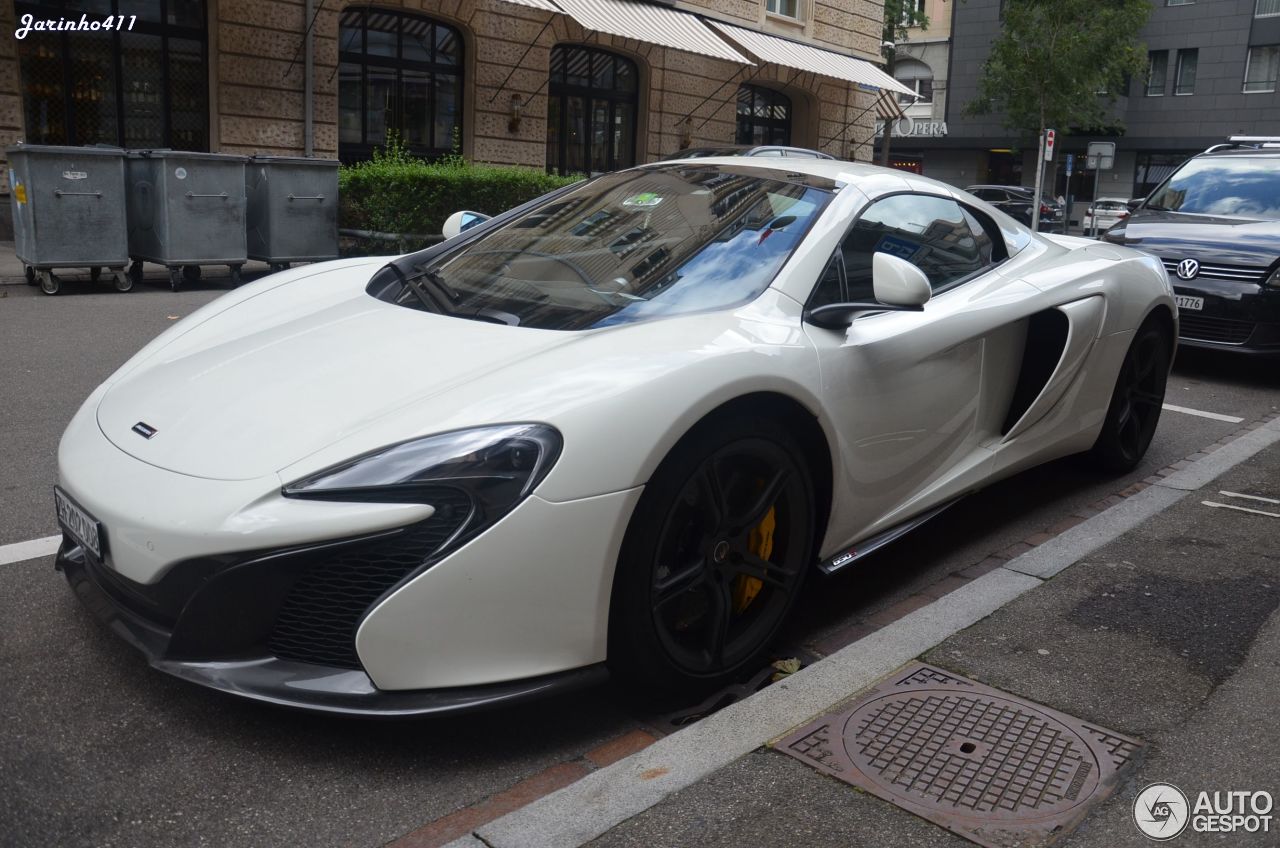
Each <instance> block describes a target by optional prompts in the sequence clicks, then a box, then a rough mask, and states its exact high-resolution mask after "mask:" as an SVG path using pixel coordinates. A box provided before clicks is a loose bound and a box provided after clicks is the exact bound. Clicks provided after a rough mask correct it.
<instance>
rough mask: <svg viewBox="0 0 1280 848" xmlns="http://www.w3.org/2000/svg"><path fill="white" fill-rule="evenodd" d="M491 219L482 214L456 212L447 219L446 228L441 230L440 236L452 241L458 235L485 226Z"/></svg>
mask: <svg viewBox="0 0 1280 848" xmlns="http://www.w3.org/2000/svg"><path fill="white" fill-rule="evenodd" d="M489 217H490V216H488V215H485V214H483V213H480V212H454V213H453V214H452V215H450V216H449V217H448V218H446V219H445V222H444V226H443V227H441V228H440V234H441V235H443V236H444V237H445V238H446V239H451V238H453V237H454V236H456V235H457V234H458V233H461V232H463V231H465V230H469V229H471V228H472V227H474V226H476V225H477V224H483V223H484V222H485V221H487V220H489Z"/></svg>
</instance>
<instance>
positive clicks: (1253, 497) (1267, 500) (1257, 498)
mask: <svg viewBox="0 0 1280 848" xmlns="http://www.w3.org/2000/svg"><path fill="white" fill-rule="evenodd" d="M1218 494H1220V495H1223V496H1224V497H1228V498H1244V499H1245V500H1250V501H1262V502H1263V503H1269V504H1280V500H1276V499H1275V498H1264V497H1262V496H1260V495H1242V494H1240V493H1239V492H1224V491H1222V490H1221V489H1219V490H1218Z"/></svg>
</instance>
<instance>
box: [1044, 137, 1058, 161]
mask: <svg viewBox="0 0 1280 848" xmlns="http://www.w3.org/2000/svg"><path fill="white" fill-rule="evenodd" d="M1057 135H1058V134H1057V133H1056V132H1054V131H1053V130H1045V131H1044V161H1046V162H1052V161H1053V142H1054V139H1055V138H1057Z"/></svg>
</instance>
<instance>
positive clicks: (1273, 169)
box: [1103, 138, 1280, 355]
mask: <svg viewBox="0 0 1280 848" xmlns="http://www.w3.org/2000/svg"><path fill="white" fill-rule="evenodd" d="M1232 142H1233V143H1231V144H1222V145H1217V146H1215V147H1211V148H1209V149H1208V150H1206V151H1205V152H1204V153H1201V154H1200V155H1198V156H1193V157H1192V158H1190V159H1188V160H1187V161H1186V162H1184V163H1182V165H1181V166H1180V167H1179V168H1178V170H1177V171H1175V172H1174V173H1173V175H1172V176H1171V177H1169V179H1167V180H1165V181H1164V182H1163V183H1162V184H1161V185H1160V187H1159V188H1157V189H1156V190H1155V191H1153V192H1152V193H1151V194H1150V195H1149V196H1148V197H1147V198H1145V199H1144V200H1142V201H1141V202H1140V203H1139V204H1138V206H1137V207H1136V208H1135V209H1134V211H1133V213H1132V214H1131V215H1130V216H1129V217H1128V218H1126V219H1125V220H1123V221H1120V222H1119V223H1117V224H1115V225H1114V226H1113V227H1111V229H1109V230H1107V232H1106V233H1104V234H1103V238H1104V239H1105V240H1106V241H1109V242H1112V243H1113V244H1123V245H1128V246H1129V247H1135V248H1137V249H1139V250H1144V251H1146V252H1148V253H1151V254H1154V255H1155V256H1157V257H1159V259H1160V261H1161V262H1162V263H1164V267H1165V271H1166V272H1167V273H1168V275H1169V281H1170V282H1171V283H1172V284H1173V290H1174V293H1175V295H1176V300H1177V302H1178V317H1179V324H1180V327H1179V337H1180V339H1179V341H1180V343H1181V344H1186V345H1192V346H1195V347H1207V348H1214V349H1217V350H1231V351H1238V352H1242V353H1254V354H1273V355H1280V138H1275V139H1256V138H1253V139H1248V140H1247V142H1245V141H1242V140H1236V139H1232Z"/></svg>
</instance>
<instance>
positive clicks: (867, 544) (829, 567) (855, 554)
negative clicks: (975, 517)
mask: <svg viewBox="0 0 1280 848" xmlns="http://www.w3.org/2000/svg"><path fill="white" fill-rule="evenodd" d="M959 500H960V498H955V499H954V500H950V501H947V502H946V503H944V504H942V505H940V506H935V507H934V508H933V509H931V510H929V511H928V512H922V513H920V514H919V515H917V516H916V517H915V518H912V519H909V520H908V521H904V522H903V523H902V524H898V525H896V526H894V527H890V528H889V529H888V530H884V531H882V532H880V533H877V534H876V535H874V536H872V537H870V538H868V539H864V540H863V541H861V542H859V543H858V544H856V545H854V546H853V547H851V548H849V549H848V550H845V551H842V552H840V553H838V554H833V555H832V556H830V557H827V558H826V559H824V560H823V561H822V562H820V563H818V570H819V571H821V572H822V573H823V574H826V575H831V574H835V573H836V572H837V571H839V570H840V569H842V568H846V567H848V566H850V565H852V564H853V563H855V562H857V561H858V560H860V559H862V558H863V557H865V556H866V555H867V554H869V553H872V552H873V551H877V550H879V549H880V548H883V547H884V546H885V545H887V544H889V543H890V542H894V541H897V540H898V539H900V538H902V537H903V536H905V535H907V534H908V533H910V532H911V531H912V530H914V529H916V528H917V527H919V526H920V525H921V524H924V523H925V522H926V521H928V520H929V519H930V518H933V517H934V516H935V515H938V514H939V513H941V512H942V511H943V510H945V509H946V508H947V507H949V506H951V505H952V504H954V503H956V502H957V501H959Z"/></svg>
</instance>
